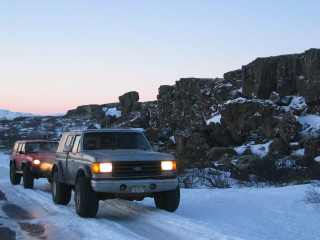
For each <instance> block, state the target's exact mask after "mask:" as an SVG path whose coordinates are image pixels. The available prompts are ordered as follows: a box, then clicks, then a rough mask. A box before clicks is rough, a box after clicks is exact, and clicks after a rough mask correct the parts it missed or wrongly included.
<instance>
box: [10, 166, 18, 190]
mask: <svg viewBox="0 0 320 240" xmlns="http://www.w3.org/2000/svg"><path fill="white" fill-rule="evenodd" d="M10 182H11V183H12V185H18V184H20V182H21V175H20V174H17V173H16V168H15V166H14V163H13V162H11V163H10Z"/></svg>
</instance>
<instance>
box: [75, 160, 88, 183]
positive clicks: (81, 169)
mask: <svg viewBox="0 0 320 240" xmlns="http://www.w3.org/2000/svg"><path fill="white" fill-rule="evenodd" d="M83 173H84V174H83ZM81 175H85V176H86V177H87V178H89V179H91V178H92V172H91V168H90V167H89V166H88V165H86V164H84V165H81V166H80V167H79V169H78V172H77V176H76V179H75V180H77V179H78V177H79V176H81Z"/></svg>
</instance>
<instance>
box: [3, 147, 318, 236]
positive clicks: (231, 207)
mask: <svg viewBox="0 0 320 240" xmlns="http://www.w3.org/2000/svg"><path fill="white" fill-rule="evenodd" d="M8 161H9V156H8V155H6V154H3V153H0V191H1V192H2V193H4V194H5V197H2V198H0V207H1V209H0V226H1V227H2V228H3V227H8V228H10V229H11V230H12V231H16V232H17V234H16V239H18V240H22V239H48V240H50V239H63V238H65V239H71V240H73V239H77V240H78V239H112V240H114V239H135V240H137V239H167V240H171V239H172V240H177V239H190V240H195V239H202V240H204V239H212V240H213V239H215V240H220V239H221V240H222V239H223V240H228V239H237V240H240V239H248V240H264V239H265V240H270V239H273V240H277V239H278V240H282V239H292V240H299V239H301V240H314V239H318V238H319V235H320V230H319V221H320V208H319V206H316V205H312V204H309V203H306V202H305V201H304V199H305V191H306V190H307V189H308V188H309V187H310V186H309V185H297V186H289V187H282V188H274V187H268V188H230V189H223V190H222V189H210V190H209V189H182V192H181V194H182V195H181V204H180V207H179V208H178V210H177V211H176V212H175V213H168V212H166V211H162V210H159V209H157V208H155V206H154V203H153V200H152V199H145V200H144V201H142V202H130V201H122V200H121V201H120V200H108V201H103V202H102V201H100V207H99V212H98V214H97V216H96V218H93V219H84V218H80V217H79V216H77V214H76V213H75V210H74V202H73V201H71V202H70V203H69V204H68V205H67V206H61V205H55V204H54V203H53V202H52V199H51V187H50V184H49V183H48V182H47V180H46V179H40V180H36V181H35V187H34V190H30V189H24V188H23V186H22V184H20V185H17V186H12V185H11V183H10V181H9V176H8V172H9V167H8ZM1 192H0V193H1ZM72 199H73V198H72ZM17 206H20V207H21V208H19V207H17ZM12 207H15V209H16V211H15V212H13V213H12V212H10V211H9V210H10V208H12ZM17 209H18V210H19V209H20V210H19V211H20V212H19V213H17ZM26 226H27V227H26ZM21 229H22V231H21ZM31 236H32V237H31Z"/></svg>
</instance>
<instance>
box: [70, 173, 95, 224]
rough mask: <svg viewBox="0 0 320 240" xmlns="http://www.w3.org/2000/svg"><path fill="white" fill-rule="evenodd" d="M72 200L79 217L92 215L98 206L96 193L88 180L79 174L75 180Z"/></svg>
mask: <svg viewBox="0 0 320 240" xmlns="http://www.w3.org/2000/svg"><path fill="white" fill-rule="evenodd" d="M74 201H75V208H76V212H77V214H78V215H79V216H80V217H85V218H88V217H94V216H96V214H97V212H98V208H99V199H98V196H97V193H96V192H95V191H94V190H93V189H92V187H91V183H90V180H89V179H88V178H86V177H85V176H80V177H79V178H78V180H77V183H76V187H75V191H74Z"/></svg>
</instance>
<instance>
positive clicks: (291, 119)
mask: <svg viewBox="0 0 320 240" xmlns="http://www.w3.org/2000/svg"><path fill="white" fill-rule="evenodd" d="M276 129H278V131H279V137H280V138H281V139H283V140H284V141H286V142H288V143H289V142H291V141H292V140H294V139H295V138H296V137H297V135H298V134H299V131H300V130H301V124H300V123H299V121H298V120H297V118H296V116H294V115H293V114H292V113H291V112H287V113H285V114H284V115H283V117H282V118H281V120H280V122H279V124H278V125H277V127H276Z"/></svg>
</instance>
